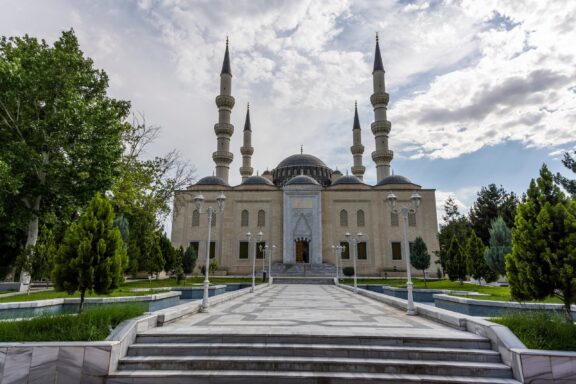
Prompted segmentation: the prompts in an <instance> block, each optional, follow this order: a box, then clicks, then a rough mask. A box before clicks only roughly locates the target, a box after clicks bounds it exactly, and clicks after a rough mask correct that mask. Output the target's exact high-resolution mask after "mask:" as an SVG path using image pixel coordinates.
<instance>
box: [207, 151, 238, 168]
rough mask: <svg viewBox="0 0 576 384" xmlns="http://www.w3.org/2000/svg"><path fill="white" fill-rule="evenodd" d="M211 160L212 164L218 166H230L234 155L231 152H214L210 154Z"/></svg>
mask: <svg viewBox="0 0 576 384" xmlns="http://www.w3.org/2000/svg"><path fill="white" fill-rule="evenodd" d="M212 160H214V162H215V163H216V164H218V165H220V164H224V165H227V164H230V163H231V162H232V160H234V154H233V153H231V152H225V151H216V152H214V153H212Z"/></svg>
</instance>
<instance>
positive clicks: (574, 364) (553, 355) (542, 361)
mask: <svg viewBox="0 0 576 384" xmlns="http://www.w3.org/2000/svg"><path fill="white" fill-rule="evenodd" d="M340 287H341V288H343V289H346V290H349V291H352V292H353V291H354V288H353V287H350V286H346V285H340ZM358 294H360V295H363V296H366V297H370V298H372V299H374V300H376V301H380V302H383V303H386V304H388V305H392V306H394V307H396V308H400V309H403V310H406V307H407V302H406V300H404V299H400V298H396V297H392V296H388V295H385V294H381V293H376V292H371V291H368V290H365V289H359V290H358ZM477 301H480V300H477ZM414 306H415V309H416V313H417V315H418V316H422V317H424V318H427V319H430V320H434V321H437V322H440V323H442V324H445V325H448V326H450V327H453V328H457V329H460V330H463V331H468V332H472V333H474V334H477V335H480V336H483V337H486V338H488V339H490V341H491V343H492V349H494V350H495V351H498V352H499V353H500V355H501V356H502V361H503V362H504V364H506V365H508V366H510V367H511V368H512V371H513V373H514V378H515V379H516V380H518V381H520V382H522V383H531V384H540V383H541V384H544V383H546V384H549V383H565V384H569V383H576V352H562V351H545V350H536V349H527V348H526V346H525V345H524V344H522V342H521V341H520V340H519V339H518V338H517V337H516V335H514V333H512V331H510V329H508V327H505V326H503V325H500V324H496V323H492V322H491V321H488V320H485V319H480V318H475V317H472V316H468V315H465V314H460V313H455V312H452V311H449V310H446V309H442V308H436V307H433V306H431V305H425V304H418V303H416V304H415V305H414Z"/></svg>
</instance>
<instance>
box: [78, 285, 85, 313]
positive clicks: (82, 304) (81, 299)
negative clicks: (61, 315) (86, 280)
mask: <svg viewBox="0 0 576 384" xmlns="http://www.w3.org/2000/svg"><path fill="white" fill-rule="evenodd" d="M85 295H86V288H82V289H81V290H80V306H79V307H78V314H81V313H82V310H83V309H84V296H85Z"/></svg>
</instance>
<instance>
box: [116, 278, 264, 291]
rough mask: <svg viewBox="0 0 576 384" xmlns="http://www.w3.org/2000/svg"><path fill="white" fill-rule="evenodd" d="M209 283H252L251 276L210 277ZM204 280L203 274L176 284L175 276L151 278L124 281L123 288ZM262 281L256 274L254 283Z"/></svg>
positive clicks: (184, 284)
mask: <svg viewBox="0 0 576 384" xmlns="http://www.w3.org/2000/svg"><path fill="white" fill-rule="evenodd" d="M209 279H210V284H212V285H213V284H234V283H252V278H251V277H211V278H209ZM203 282H204V276H194V277H189V278H187V279H186V281H185V282H180V284H176V279H175V278H170V279H158V280H156V279H152V281H148V280H137V281H130V282H127V283H124V284H123V285H122V287H123V288H162V287H168V288H169V287H185V286H191V285H194V284H200V285H201V284H202V283H203ZM261 283H262V277H258V276H256V284H261Z"/></svg>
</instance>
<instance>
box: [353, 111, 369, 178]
mask: <svg viewBox="0 0 576 384" xmlns="http://www.w3.org/2000/svg"><path fill="white" fill-rule="evenodd" d="M352 139H353V145H352V146H351V147H350V152H352V157H353V158H354V166H353V167H352V168H351V170H352V174H353V175H354V176H356V177H357V178H359V179H360V181H362V180H363V178H364V171H366V167H365V166H363V165H362V154H363V153H364V146H363V145H362V131H361V130H360V119H359V118H358V103H357V102H354V126H353V127H352Z"/></svg>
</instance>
